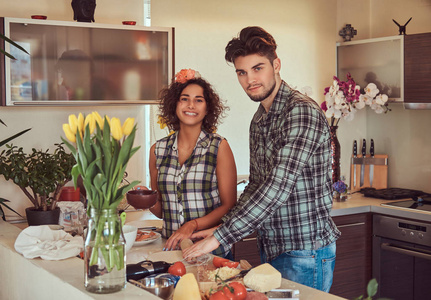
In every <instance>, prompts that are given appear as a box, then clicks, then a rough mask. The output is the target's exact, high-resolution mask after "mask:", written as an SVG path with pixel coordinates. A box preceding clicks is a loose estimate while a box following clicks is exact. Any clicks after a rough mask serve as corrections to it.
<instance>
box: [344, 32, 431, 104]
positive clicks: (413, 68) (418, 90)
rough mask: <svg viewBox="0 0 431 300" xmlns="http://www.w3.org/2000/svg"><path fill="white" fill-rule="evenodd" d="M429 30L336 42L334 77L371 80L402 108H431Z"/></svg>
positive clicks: (367, 81) (368, 81) (369, 81)
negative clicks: (348, 75)
mask: <svg viewBox="0 0 431 300" xmlns="http://www.w3.org/2000/svg"><path fill="white" fill-rule="evenodd" d="M430 46H431V33H422V34H411V35H410V34H409V35H399V36H390V37H383V38H372V39H366V40H357V41H352V42H344V43H337V76H338V77H339V78H340V79H341V80H344V78H345V77H346V74H347V72H350V74H351V75H352V77H353V78H354V80H355V81H356V83H357V84H359V85H360V87H361V89H363V88H365V86H366V85H367V84H368V83H374V84H376V85H377V88H378V89H379V90H380V93H383V94H387V95H388V97H389V100H391V101H393V102H401V103H404V107H405V108H406V109H431V51H429V47H430Z"/></svg>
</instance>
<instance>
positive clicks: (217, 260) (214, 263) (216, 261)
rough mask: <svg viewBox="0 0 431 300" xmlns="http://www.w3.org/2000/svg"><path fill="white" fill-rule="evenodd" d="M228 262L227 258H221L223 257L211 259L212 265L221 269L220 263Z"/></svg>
mask: <svg viewBox="0 0 431 300" xmlns="http://www.w3.org/2000/svg"><path fill="white" fill-rule="evenodd" d="M226 261H229V259H227V258H223V257H219V256H214V258H213V265H214V267H216V268H221V267H222V263H223V262H226Z"/></svg>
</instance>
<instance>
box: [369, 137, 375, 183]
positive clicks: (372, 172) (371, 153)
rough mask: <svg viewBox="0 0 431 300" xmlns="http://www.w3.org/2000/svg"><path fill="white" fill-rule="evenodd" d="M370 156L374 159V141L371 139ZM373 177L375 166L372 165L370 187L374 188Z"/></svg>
mask: <svg viewBox="0 0 431 300" xmlns="http://www.w3.org/2000/svg"><path fill="white" fill-rule="evenodd" d="M370 155H371V158H374V140H373V139H371V146H370ZM373 177H374V164H371V165H370V187H372V186H373Z"/></svg>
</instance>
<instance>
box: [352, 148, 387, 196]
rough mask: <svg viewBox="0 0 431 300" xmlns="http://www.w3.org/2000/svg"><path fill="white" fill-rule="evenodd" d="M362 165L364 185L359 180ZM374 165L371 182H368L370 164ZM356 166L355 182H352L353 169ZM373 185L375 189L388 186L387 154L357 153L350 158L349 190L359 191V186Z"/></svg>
mask: <svg viewBox="0 0 431 300" xmlns="http://www.w3.org/2000/svg"><path fill="white" fill-rule="evenodd" d="M363 165H364V185H362V186H361V185H360V182H361V168H362V166H363ZM371 165H374V176H373V184H372V185H371V184H370V166H371ZM355 166H356V184H354V181H353V179H354V174H353V173H354V170H355ZM366 187H373V188H375V189H386V188H387V187H388V155H387V154H376V155H374V157H371V155H366V156H365V157H362V155H358V156H357V157H353V156H352V159H351V164H350V192H356V191H359V190H360V189H361V188H366Z"/></svg>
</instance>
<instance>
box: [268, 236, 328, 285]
mask: <svg viewBox="0 0 431 300" xmlns="http://www.w3.org/2000/svg"><path fill="white" fill-rule="evenodd" d="M335 250H336V246H335V242H333V243H331V244H329V245H327V246H325V247H322V248H319V249H317V250H294V251H288V252H285V253H283V254H281V255H279V256H277V257H276V258H275V259H273V260H272V261H270V262H268V261H267V260H266V255H265V253H263V251H262V250H261V252H260V257H261V261H262V263H265V262H268V263H269V264H271V265H272V266H273V267H274V268H276V269H277V270H278V271H279V272H280V273H281V276H282V277H283V278H286V279H289V280H291V281H294V282H297V283H300V284H303V285H306V286H309V287H312V288H315V289H318V290H321V291H324V292H327V293H328V292H329V289H330V288H331V285H332V277H333V273H334V267H335Z"/></svg>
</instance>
